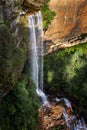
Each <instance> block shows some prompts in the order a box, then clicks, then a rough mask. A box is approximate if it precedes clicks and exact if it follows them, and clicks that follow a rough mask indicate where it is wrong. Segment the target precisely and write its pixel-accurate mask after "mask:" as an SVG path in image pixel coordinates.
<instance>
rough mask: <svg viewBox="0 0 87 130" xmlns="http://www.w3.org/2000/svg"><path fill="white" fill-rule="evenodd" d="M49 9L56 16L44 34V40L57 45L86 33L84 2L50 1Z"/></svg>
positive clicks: (86, 13)
mask: <svg viewBox="0 0 87 130" xmlns="http://www.w3.org/2000/svg"><path fill="white" fill-rule="evenodd" d="M49 7H50V9H51V10H54V11H55V12H56V16H55V18H54V20H53V21H52V23H51V25H50V26H49V28H48V30H47V31H46V33H45V40H50V41H52V42H54V43H57V42H58V41H60V40H62V41H63V40H64V41H66V40H71V39H75V38H76V37H78V36H79V35H80V34H83V33H87V21H86V20H87V1H86V0H51V1H50V2H49Z"/></svg>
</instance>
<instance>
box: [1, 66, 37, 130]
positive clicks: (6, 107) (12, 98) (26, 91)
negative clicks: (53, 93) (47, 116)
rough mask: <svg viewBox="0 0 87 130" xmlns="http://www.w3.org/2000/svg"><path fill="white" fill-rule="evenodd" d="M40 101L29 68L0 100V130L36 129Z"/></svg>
mask: <svg viewBox="0 0 87 130" xmlns="http://www.w3.org/2000/svg"><path fill="white" fill-rule="evenodd" d="M38 108H39V102H38V98H37V95H36V90H35V85H34V83H33V82H32V80H31V79H30V78H29V73H28V69H26V68H25V72H23V73H22V75H21V78H20V79H19V81H18V82H17V84H16V86H15V87H14V89H13V91H11V92H10V93H9V95H8V96H7V97H5V98H4V99H3V100H2V102H0V130H36V127H37V119H38Z"/></svg>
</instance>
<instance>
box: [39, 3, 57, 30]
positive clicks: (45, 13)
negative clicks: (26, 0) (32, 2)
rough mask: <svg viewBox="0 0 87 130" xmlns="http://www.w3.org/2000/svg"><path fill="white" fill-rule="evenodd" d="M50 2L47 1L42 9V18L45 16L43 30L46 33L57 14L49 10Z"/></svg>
mask: <svg viewBox="0 0 87 130" xmlns="http://www.w3.org/2000/svg"><path fill="white" fill-rule="evenodd" d="M49 1H50V0H46V1H45V2H44V4H43V6H42V8H41V12H42V16H43V29H44V31H46V30H47V29H48V27H49V25H50V24H51V21H52V20H53V18H54V16H55V15H56V13H55V12H54V11H52V10H50V9H49V5H48V2H49Z"/></svg>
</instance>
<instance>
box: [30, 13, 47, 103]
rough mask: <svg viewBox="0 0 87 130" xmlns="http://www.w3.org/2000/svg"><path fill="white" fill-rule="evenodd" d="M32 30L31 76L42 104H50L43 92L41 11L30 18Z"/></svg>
mask: <svg viewBox="0 0 87 130" xmlns="http://www.w3.org/2000/svg"><path fill="white" fill-rule="evenodd" d="M28 23H29V32H30V36H29V38H30V61H29V62H30V68H31V76H32V79H33V81H34V83H35V85H36V92H37V94H38V96H39V97H40V98H41V100H42V105H46V104H47V105H48V104H49V103H48V101H47V97H46V95H45V93H44V92H43V39H42V30H43V28H42V16H41V12H40V11H39V12H38V13H37V14H36V15H30V16H29V18H28Z"/></svg>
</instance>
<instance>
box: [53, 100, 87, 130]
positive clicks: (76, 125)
mask: <svg viewBox="0 0 87 130" xmlns="http://www.w3.org/2000/svg"><path fill="white" fill-rule="evenodd" d="M54 101H56V102H60V101H64V103H65V106H66V107H68V108H70V110H71V112H72V114H71V115H69V114H68V113H67V112H66V109H65V107H64V108H63V116H64V118H65V121H66V125H67V127H68V128H69V130H87V127H86V125H85V121H84V119H83V118H81V119H79V120H78V119H77V117H76V116H75V115H74V114H73V113H74V112H73V109H72V105H71V103H70V101H69V100H68V99H66V98H60V99H59V98H55V99H54Z"/></svg>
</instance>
